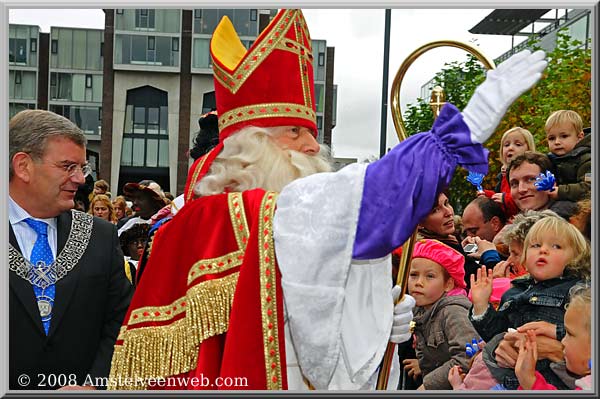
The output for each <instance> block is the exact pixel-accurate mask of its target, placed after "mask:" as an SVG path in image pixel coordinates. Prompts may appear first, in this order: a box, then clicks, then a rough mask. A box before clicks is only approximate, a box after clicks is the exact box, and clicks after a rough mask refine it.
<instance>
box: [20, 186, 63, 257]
mask: <svg viewBox="0 0 600 399" xmlns="http://www.w3.org/2000/svg"><path fill="white" fill-rule="evenodd" d="M27 218H31V219H35V220H41V221H43V222H46V223H47V224H48V243H49V244H50V249H52V256H53V257H54V259H56V251H57V238H56V237H57V226H56V218H49V219H39V218H34V217H32V216H31V215H30V214H29V213H28V212H27V211H26V210H25V209H23V208H21V206H20V205H19V204H17V203H16V202H15V201H14V200H13V199H12V198H11V197H10V195H9V196H8V220H9V222H10V224H11V226H12V229H13V231H14V233H15V236H16V238H17V243H18V244H19V248H20V249H21V254H23V257H24V258H25V259H27V260H29V258H30V257H31V251H32V250H33V245H34V244H35V241H36V240H37V233H36V232H35V230H33V229H32V228H31V227H29V225H28V224H27V223H26V222H25V219H27Z"/></svg>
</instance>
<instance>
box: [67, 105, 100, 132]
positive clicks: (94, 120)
mask: <svg viewBox="0 0 600 399" xmlns="http://www.w3.org/2000/svg"><path fill="white" fill-rule="evenodd" d="M70 119H71V121H73V123H75V124H76V125H77V126H79V128H80V129H81V130H83V132H84V133H85V134H100V108H97V107H77V106H72V107H71V118H70Z"/></svg>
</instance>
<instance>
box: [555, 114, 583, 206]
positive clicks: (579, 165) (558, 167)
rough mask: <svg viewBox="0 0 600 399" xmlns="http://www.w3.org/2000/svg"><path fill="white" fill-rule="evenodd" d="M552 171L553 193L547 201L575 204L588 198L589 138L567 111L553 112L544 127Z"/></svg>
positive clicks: (576, 115) (580, 121)
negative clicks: (571, 202)
mask: <svg viewBox="0 0 600 399" xmlns="http://www.w3.org/2000/svg"><path fill="white" fill-rule="evenodd" d="M544 130H545V131H546V138H547V139H548V147H549V149H550V154H548V157H549V158H550V161H551V162H552V165H553V168H554V171H553V172H554V176H555V178H556V185H555V190H554V191H550V198H553V199H558V200H568V201H579V200H581V199H584V198H586V197H588V196H589V195H590V189H591V167H592V152H591V134H588V135H585V134H584V132H583V122H582V120H581V117H580V116H579V114H578V113H577V112H575V111H570V110H559V111H555V112H553V113H552V114H551V115H550V117H549V118H548V120H547V121H546V125H545V126H544Z"/></svg>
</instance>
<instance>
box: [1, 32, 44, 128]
mask: <svg viewBox="0 0 600 399" xmlns="http://www.w3.org/2000/svg"><path fill="white" fill-rule="evenodd" d="M39 44H40V28H39V26H32V25H15V24H11V25H10V26H9V29H8V83H9V84H8V101H9V103H8V106H9V117H12V116H13V115H14V114H16V113H17V112H19V111H22V110H24V109H35V108H37V106H38V87H37V86H38V85H37V82H38V73H39V57H38V53H39V47H40V46H39Z"/></svg>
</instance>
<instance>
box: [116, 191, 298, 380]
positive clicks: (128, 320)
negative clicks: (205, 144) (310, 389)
mask: <svg viewBox="0 0 600 399" xmlns="http://www.w3.org/2000/svg"><path fill="white" fill-rule="evenodd" d="M276 199H277V194H276V193H272V192H265V191H264V190H260V189H257V190H251V191H247V192H244V193H229V194H220V195H215V196H209V197H202V198H199V199H197V200H194V201H191V202H189V203H188V204H187V205H186V206H185V207H184V208H183V209H182V210H181V211H180V212H179V213H178V214H177V215H176V216H175V217H174V218H173V220H172V221H170V222H168V223H166V224H165V225H164V226H162V227H161V228H160V229H159V230H158V231H157V232H156V234H155V235H154V238H153V240H152V243H151V246H150V257H149V260H148V263H147V266H146V269H145V271H144V278H143V279H142V280H141V281H140V285H139V286H138V287H137V290H136V293H135V295H134V297H133V299H132V301H131V305H130V307H129V310H128V313H127V315H126V317H125V321H124V324H123V327H122V328H121V333H120V334H119V338H118V340H117V343H116V345H115V355H114V357H113V363H112V368H111V378H110V383H111V384H112V386H111V389H146V388H160V389H213V390H214V389H261V390H263V389H287V375H286V361H285V337H284V330H283V328H284V327H283V301H282V299H283V294H282V291H281V275H280V272H279V269H278V267H277V263H276V259H275V251H274V250H275V248H274V246H273V228H272V226H273V215H274V208H275V202H276ZM175 237H177V239H175ZM158 282H160V284H158ZM158 286H160V287H161V290H160V291H158V290H156V289H155V287H158ZM173 376H178V377H190V378H191V377H197V378H196V379H188V380H185V379H181V378H179V379H177V378H171V379H168V380H166V381H165V380H148V379H149V378H151V377H158V378H166V377H173ZM217 377H221V378H222V379H221V380H219V381H221V382H224V381H237V383H236V384H237V386H230V385H229V386H221V387H219V386H216V385H215V384H216V383H218V382H219V381H217ZM227 377H230V378H231V380H227V379H226V378H227ZM136 379H137V380H136ZM157 381H160V382H157Z"/></svg>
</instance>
